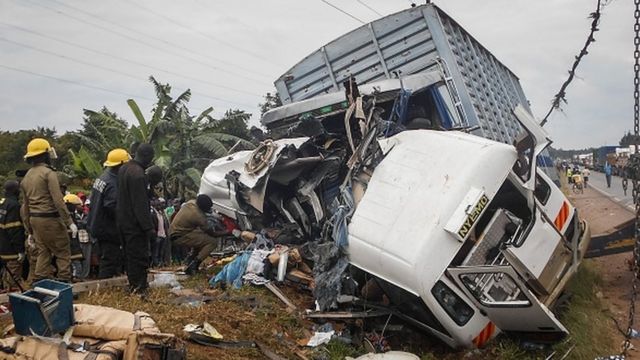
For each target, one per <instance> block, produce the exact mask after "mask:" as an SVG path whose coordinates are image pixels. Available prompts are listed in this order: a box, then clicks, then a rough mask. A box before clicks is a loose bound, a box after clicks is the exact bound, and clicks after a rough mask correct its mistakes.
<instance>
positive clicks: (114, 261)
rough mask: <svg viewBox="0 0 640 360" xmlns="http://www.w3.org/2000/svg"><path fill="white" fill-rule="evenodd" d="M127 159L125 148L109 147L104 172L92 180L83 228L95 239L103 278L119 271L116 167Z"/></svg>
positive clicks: (120, 241)
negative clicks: (87, 212) (87, 211)
mask: <svg viewBox="0 0 640 360" xmlns="http://www.w3.org/2000/svg"><path fill="white" fill-rule="evenodd" d="M130 159H131V156H129V153H128V152H127V150H125V149H113V150H111V151H109V154H107V160H106V161H105V162H104V164H103V165H104V167H105V168H106V169H105V171H104V173H102V175H100V177H99V178H97V179H96V181H95V182H94V183H93V189H92V190H91V197H90V198H89V200H90V203H91V210H90V211H89V217H88V219H87V229H88V230H89V233H90V234H91V236H93V237H94V238H96V239H97V241H98V245H99V251H100V265H99V272H98V277H99V278H101V279H106V278H110V277H114V276H117V275H120V274H121V273H122V268H123V260H124V259H123V258H124V255H123V252H122V240H121V239H120V235H119V234H118V227H117V226H116V225H117V224H116V204H117V202H118V171H119V170H120V167H121V166H122V164H124V163H126V162H128V161H129V160H130Z"/></svg>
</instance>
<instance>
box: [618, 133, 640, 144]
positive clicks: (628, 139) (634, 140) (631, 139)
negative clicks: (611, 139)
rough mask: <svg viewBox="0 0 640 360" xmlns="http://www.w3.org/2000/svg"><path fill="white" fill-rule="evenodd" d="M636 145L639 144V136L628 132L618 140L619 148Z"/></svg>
mask: <svg viewBox="0 0 640 360" xmlns="http://www.w3.org/2000/svg"><path fill="white" fill-rule="evenodd" d="M636 144H640V136H636V135H633V134H631V132H630V131H627V132H626V133H625V134H624V135H623V136H622V138H621V139H620V146H622V147H629V146H630V145H636Z"/></svg>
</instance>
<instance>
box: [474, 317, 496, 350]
mask: <svg viewBox="0 0 640 360" xmlns="http://www.w3.org/2000/svg"><path fill="white" fill-rule="evenodd" d="M495 331H496V326H495V325H494V324H493V323H492V322H491V321H489V323H488V324H487V326H485V327H484V329H482V331H480V334H478V336H476V337H475V338H473V345H475V346H476V347H482V346H484V344H486V343H487V341H489V339H491V336H492V335H493V333H494V332H495Z"/></svg>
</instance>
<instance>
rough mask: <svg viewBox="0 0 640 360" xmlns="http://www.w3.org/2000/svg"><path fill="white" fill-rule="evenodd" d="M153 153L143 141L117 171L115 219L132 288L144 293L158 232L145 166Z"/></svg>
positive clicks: (148, 164)
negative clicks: (154, 223)
mask: <svg viewBox="0 0 640 360" xmlns="http://www.w3.org/2000/svg"><path fill="white" fill-rule="evenodd" d="M153 156H154V151H153V147H152V146H151V145H150V144H140V146H138V148H137V149H136V155H135V158H134V159H133V160H131V161H129V162H127V163H126V164H124V165H122V167H121V168H120V171H118V200H117V205H116V223H117V224H118V231H119V232H120V235H121V236H122V240H123V244H124V250H125V258H126V269H127V277H128V278H129V287H130V290H131V292H132V293H136V294H139V295H141V296H143V297H144V296H146V293H147V289H148V287H149V285H148V284H147V271H148V270H149V265H150V264H149V263H150V257H151V254H150V249H149V247H150V244H151V240H152V239H154V238H155V234H156V231H155V229H154V228H153V223H152V222H151V212H150V208H151V205H150V203H149V197H148V191H149V183H148V181H147V177H146V175H145V169H146V168H148V167H149V166H150V165H151V162H152V161H153ZM92 203H93V201H92Z"/></svg>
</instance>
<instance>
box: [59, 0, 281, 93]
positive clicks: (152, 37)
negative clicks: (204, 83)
mask: <svg viewBox="0 0 640 360" xmlns="http://www.w3.org/2000/svg"><path fill="white" fill-rule="evenodd" d="M51 1H54V2H56V3H58V4H60V5H62V6H64V7H66V8H69V9H72V10H74V11H77V12H79V13H82V14H85V15H87V16H91V17H94V18H97V19H98V20H100V21H102V22H104V23H107V24H110V25H113V26H116V27H119V28H122V29H125V30H127V31H130V32H134V33H136V34H139V35H142V36H145V37H147V38H150V39H153V40H156V41H159V42H162V43H164V44H167V45H171V46H173V47H176V48H178V49H181V50H184V51H187V52H189V53H191V54H194V55H197V56H200V57H203V58H205V59H207V60H214V61H217V62H219V63H222V64H225V65H229V66H232V67H234V68H237V69H239V70H242V71H246V72H249V73H252V74H254V75H258V76H263V77H268V78H270V76H268V75H265V74H262V73H260V72H256V71H255V70H253V69H250V68H245V67H242V66H239V65H238V64H237V63H233V62H231V61H227V60H223V59H220V58H216V57H213V56H211V55H208V54H203V53H200V52H196V51H194V50H191V49H189V48H186V47H184V46H182V45H180V44H179V43H175V42H171V41H168V40H166V39H164V38H161V37H158V36H154V35H150V34H147V33H145V32H142V31H139V30H137V29H135V28H132V27H129V26H125V25H123V24H120V23H115V22H113V21H109V20H106V19H104V18H101V17H99V16H98V15H97V14H93V13H91V12H88V11H86V10H83V9H80V8H78V7H75V6H71V5H69V4H66V3H64V2H62V1H60V0H51ZM127 4H128V5H130V4H132V2H129V1H127ZM134 5H135V4H134ZM256 81H261V80H257V79H256Z"/></svg>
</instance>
